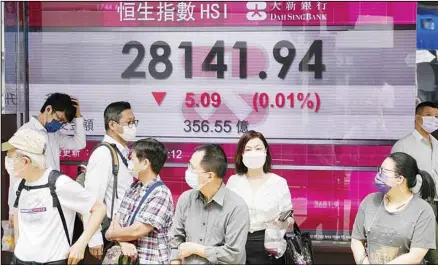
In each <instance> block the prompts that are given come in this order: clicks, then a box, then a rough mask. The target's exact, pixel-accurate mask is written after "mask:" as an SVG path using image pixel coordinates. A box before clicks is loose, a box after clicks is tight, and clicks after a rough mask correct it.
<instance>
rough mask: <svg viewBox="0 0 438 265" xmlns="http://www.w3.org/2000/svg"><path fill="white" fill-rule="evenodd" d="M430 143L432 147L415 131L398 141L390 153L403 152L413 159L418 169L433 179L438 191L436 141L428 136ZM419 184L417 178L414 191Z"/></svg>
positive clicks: (437, 146)
mask: <svg viewBox="0 0 438 265" xmlns="http://www.w3.org/2000/svg"><path fill="white" fill-rule="evenodd" d="M430 141H431V143H432V146H430V145H429V143H428V142H427V140H426V139H425V138H424V137H423V136H422V135H421V134H420V133H419V132H418V131H417V130H415V131H413V132H412V133H410V134H409V135H407V136H405V137H403V138H402V139H400V140H398V141H397V143H395V145H394V146H393V147H392V150H391V153H395V152H403V153H406V154H408V155H410V156H412V157H413V158H415V160H417V165H418V168H419V169H420V170H424V171H427V172H428V173H429V174H430V175H431V176H432V177H433V179H434V180H435V184H436V185H437V189H438V141H437V140H436V139H435V138H434V137H433V136H430ZM420 184H421V178H417V186H416V189H415V191H417V190H418V187H421V185H420ZM417 192H418V191H417Z"/></svg>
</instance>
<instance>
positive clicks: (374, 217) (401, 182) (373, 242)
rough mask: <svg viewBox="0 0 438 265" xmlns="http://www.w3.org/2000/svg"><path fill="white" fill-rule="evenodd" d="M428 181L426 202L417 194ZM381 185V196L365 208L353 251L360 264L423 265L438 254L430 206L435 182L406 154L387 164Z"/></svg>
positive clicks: (356, 228) (361, 209) (379, 178)
mask: <svg viewBox="0 0 438 265" xmlns="http://www.w3.org/2000/svg"><path fill="white" fill-rule="evenodd" d="M417 175H420V176H421V178H422V185H421V189H420V194H421V197H420V196H417V195H414V194H413V193H412V191H411V188H413V187H415V185H416V184H417ZM375 183H376V186H377V188H378V189H379V191H380V192H378V193H372V194H370V195H368V196H367V197H366V198H365V199H364V200H363V201H362V202H361V204H360V207H359V211H358V213H357V216H356V220H355V222H354V227H353V234H352V239H351V249H352V251H353V255H354V259H355V261H356V263H357V264H385V263H391V264H420V263H421V262H422V261H423V259H424V256H425V255H426V254H427V252H428V251H429V249H435V248H436V244H435V237H436V235H435V228H436V226H435V215H434V212H433V210H432V207H431V205H430V204H429V203H428V202H427V201H431V200H433V198H435V194H436V189H435V182H434V180H433V179H432V177H431V176H430V175H429V174H428V173H427V172H425V171H422V170H419V169H418V166H417V162H416V161H415V159H414V158H412V157H411V156H410V155H408V154H405V153H400V152H398V153H393V154H391V155H390V156H389V157H388V158H386V159H385V161H384V162H383V163H382V166H381V167H380V168H379V172H378V173H377V175H376V178H375Z"/></svg>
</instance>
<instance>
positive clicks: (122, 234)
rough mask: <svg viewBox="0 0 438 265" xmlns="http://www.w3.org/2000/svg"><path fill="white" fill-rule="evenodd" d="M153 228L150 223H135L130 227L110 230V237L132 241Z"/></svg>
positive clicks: (122, 240)
mask: <svg viewBox="0 0 438 265" xmlns="http://www.w3.org/2000/svg"><path fill="white" fill-rule="evenodd" d="M110 229H111V228H110ZM152 229H153V227H150V225H144V224H140V223H134V224H133V225H130V226H128V227H118V228H115V229H114V230H113V231H110V238H109V239H110V240H114V241H120V242H130V241H133V240H137V239H139V238H140V237H142V236H145V235H147V234H149V232H150V231H152Z"/></svg>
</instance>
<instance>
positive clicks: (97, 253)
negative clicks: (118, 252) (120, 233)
mask: <svg viewBox="0 0 438 265" xmlns="http://www.w3.org/2000/svg"><path fill="white" fill-rule="evenodd" d="M89 251H90V254H91V255H92V256H93V257H95V258H96V259H98V260H101V259H102V255H103V245H99V246H95V247H92V248H89Z"/></svg>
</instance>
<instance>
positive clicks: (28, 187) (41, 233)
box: [2, 129, 106, 265]
mask: <svg viewBox="0 0 438 265" xmlns="http://www.w3.org/2000/svg"><path fill="white" fill-rule="evenodd" d="M46 143H47V141H46V135H45V134H44V133H43V132H39V131H37V130H32V129H21V130H18V131H17V132H16V133H15V134H14V136H13V137H11V139H10V140H9V141H8V142H6V143H3V144H2V151H7V152H8V154H7V156H8V157H9V159H11V160H12V161H13V168H14V171H15V173H16V176H17V177H18V178H20V179H21V180H20V181H17V182H16V184H15V190H16V191H17V199H16V201H15V203H14V207H16V208H15V209H14V210H15V211H16V213H15V214H14V223H15V225H14V228H15V232H14V235H15V242H16V246H15V250H14V257H13V260H12V264H21V265H22V264H29V265H30V264H48V263H50V264H77V263H78V262H79V261H80V260H81V259H83V257H84V251H85V249H86V246H87V243H88V241H89V240H90V238H91V237H92V235H93V234H94V232H95V231H96V230H97V229H98V227H99V225H100V223H101V222H102V219H103V218H104V216H105V212H106V209H105V206H104V205H103V203H102V202H100V201H96V199H95V198H93V196H92V195H91V194H90V193H89V192H87V191H86V190H85V189H84V188H82V187H81V186H80V185H79V184H78V183H76V182H75V181H73V180H72V179H70V178H69V177H68V176H66V175H63V174H61V173H60V172H59V171H55V170H53V169H52V168H47V167H46V166H45V164H46V163H45V157H44V153H45V151H47V148H46V147H47V144H46ZM76 212H78V213H81V214H85V213H90V219H89V222H88V226H86V227H85V229H84V232H83V233H82V235H81V236H80V237H79V239H78V240H77V241H76V242H72V240H71V239H72V235H73V225H74V221H75V216H76Z"/></svg>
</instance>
